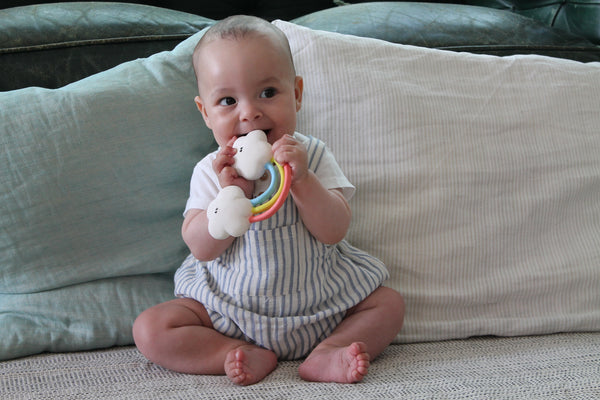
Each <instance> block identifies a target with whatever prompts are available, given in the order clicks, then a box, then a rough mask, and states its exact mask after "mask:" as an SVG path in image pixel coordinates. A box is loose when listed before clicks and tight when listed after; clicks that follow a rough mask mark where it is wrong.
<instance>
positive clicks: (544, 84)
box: [275, 21, 600, 342]
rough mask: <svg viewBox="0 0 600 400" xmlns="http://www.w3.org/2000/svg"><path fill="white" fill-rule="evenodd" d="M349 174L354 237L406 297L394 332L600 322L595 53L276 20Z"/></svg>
mask: <svg viewBox="0 0 600 400" xmlns="http://www.w3.org/2000/svg"><path fill="white" fill-rule="evenodd" d="M275 25H276V26H278V27H279V28H281V29H282V30H283V31H284V32H285V33H286V35H287V36H288V38H289V40H290V44H291V47H292V51H293V54H294V59H295V62H296V67H297V70H298V73H299V74H300V75H302V76H303V77H304V85H305V91H304V99H303V105H302V110H301V111H300V114H299V126H298V130H299V131H300V132H303V133H306V134H312V135H315V136H317V137H319V138H321V139H323V140H325V141H326V142H327V143H328V144H329V146H330V147H331V148H332V150H333V152H334V153H335V155H336V157H337V159H338V161H339V162H340V164H341V166H342V168H343V169H344V171H345V172H346V174H347V176H348V177H349V179H350V180H351V181H352V182H353V183H354V184H355V185H356V186H357V187H358V191H357V195H356V196H355V198H354V199H353V200H352V204H351V205H352V207H353V211H354V221H353V225H352V228H351V231H350V232H349V235H348V239H349V240H350V242H352V243H353V244H355V245H357V246H359V247H361V248H363V249H365V250H367V251H369V252H370V253H372V254H374V255H376V256H378V257H380V258H381V259H382V260H384V261H385V262H386V264H387V265H388V268H389V269H390V273H391V279H390V280H389V282H388V283H387V284H388V285H389V286H391V287H394V288H396V289H398V290H399V291H400V292H402V294H403V295H404V297H405V300H406V302H407V313H406V320H405V326H404V328H403V330H402V332H401V333H400V335H399V336H398V338H397V341H399V342H414V341H428V340H439V339H452V338H463V337H468V336H473V335H502V336H504V335H509V336H511V335H527V334H543V333H553V332H559V331H590V330H598V329H599V328H600V64H598V63H590V64H583V63H578V62H573V61H568V60H563V59H553V58H548V57H540V56H513V57H504V58H500V57H494V56H485V55H473V54H467V53H454V52H447V51H440V50H433V49H426V48H417V47H411V46H404V45H396V44H391V43H387V42H383V41H379V40H375V39H366V38H357V37H351V36H345V35H341V34H335V33H328V32H319V31H313V30H309V29H306V28H303V27H299V26H296V25H293V24H290V23H286V22H281V21H276V22H275Z"/></svg>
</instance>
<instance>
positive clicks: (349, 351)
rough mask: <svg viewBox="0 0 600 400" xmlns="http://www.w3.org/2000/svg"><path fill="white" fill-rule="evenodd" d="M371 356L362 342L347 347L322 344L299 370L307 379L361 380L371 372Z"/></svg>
mask: <svg viewBox="0 0 600 400" xmlns="http://www.w3.org/2000/svg"><path fill="white" fill-rule="evenodd" d="M369 358H370V357H369V353H367V351H366V345H365V344H364V343H362V342H356V343H352V344H351V345H350V346H347V347H334V346H321V348H316V349H315V350H314V351H313V352H312V353H311V354H310V355H309V356H308V358H307V359H306V361H304V362H303V363H302V364H301V365H300V367H299V369H298V372H299V373H300V377H301V378H302V379H304V380H307V381H316V382H338V383H354V382H360V381H361V380H362V379H363V378H364V377H365V375H367V372H369V366H370V362H369Z"/></svg>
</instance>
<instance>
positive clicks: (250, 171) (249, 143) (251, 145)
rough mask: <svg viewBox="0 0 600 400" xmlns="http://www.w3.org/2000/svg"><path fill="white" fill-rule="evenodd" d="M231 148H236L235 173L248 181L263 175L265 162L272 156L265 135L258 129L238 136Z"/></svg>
mask: <svg viewBox="0 0 600 400" xmlns="http://www.w3.org/2000/svg"><path fill="white" fill-rule="evenodd" d="M233 148H234V149H236V150H237V152H236V154H235V156H233V158H234V159H235V165H234V168H235V170H236V171H237V173H238V174H239V175H240V176H242V177H244V178H245V179H247V180H249V181H255V180H257V179H259V178H260V177H261V176H263V174H264V172H265V164H266V163H267V162H269V161H270V160H271V158H272V157H273V150H271V145H270V144H269V142H268V141H267V135H266V134H265V133H264V132H263V131H260V130H256V131H252V132H250V133H248V134H247V135H246V136H241V137H239V138H238V139H237V140H236V141H235V142H234V143H233Z"/></svg>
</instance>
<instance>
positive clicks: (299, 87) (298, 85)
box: [294, 76, 304, 112]
mask: <svg viewBox="0 0 600 400" xmlns="http://www.w3.org/2000/svg"><path fill="white" fill-rule="evenodd" d="M303 90H304V81H303V80H302V77H301V76H296V80H295V81H294V96H295V97H296V112H298V111H300V107H301V106H302V91H303Z"/></svg>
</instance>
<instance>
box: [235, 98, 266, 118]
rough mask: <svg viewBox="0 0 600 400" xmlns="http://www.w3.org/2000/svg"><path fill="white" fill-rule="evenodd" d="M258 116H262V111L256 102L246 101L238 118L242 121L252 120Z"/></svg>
mask: <svg viewBox="0 0 600 400" xmlns="http://www.w3.org/2000/svg"><path fill="white" fill-rule="evenodd" d="M260 117H262V111H261V110H260V108H259V107H257V106H256V104H254V103H252V102H247V103H245V104H244V105H243V107H242V110H241V112H240V119H241V120H242V121H254V120H256V119H258V118H260Z"/></svg>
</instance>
